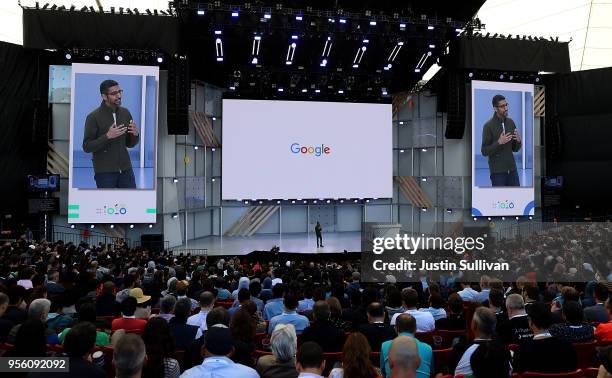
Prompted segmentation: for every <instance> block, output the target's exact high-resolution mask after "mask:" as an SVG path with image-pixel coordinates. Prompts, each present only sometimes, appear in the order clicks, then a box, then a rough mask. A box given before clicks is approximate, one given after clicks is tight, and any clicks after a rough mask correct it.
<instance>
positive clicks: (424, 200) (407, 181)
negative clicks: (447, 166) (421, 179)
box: [395, 176, 433, 208]
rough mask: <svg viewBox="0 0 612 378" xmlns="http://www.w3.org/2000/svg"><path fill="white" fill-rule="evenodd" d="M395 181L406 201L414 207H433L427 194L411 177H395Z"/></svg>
mask: <svg viewBox="0 0 612 378" xmlns="http://www.w3.org/2000/svg"><path fill="white" fill-rule="evenodd" d="M395 181H396V182H397V183H398V185H399V189H400V191H401V192H402V194H403V195H404V197H406V199H407V200H408V201H409V202H410V203H411V204H412V205H413V206H415V207H427V208H430V207H433V205H432V202H431V200H430V199H429V197H427V194H425V192H424V191H423V190H422V189H421V187H420V186H419V184H418V182H417V181H416V179H415V178H414V177H412V176H395Z"/></svg>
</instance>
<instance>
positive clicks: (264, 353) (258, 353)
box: [253, 349, 272, 359]
mask: <svg viewBox="0 0 612 378" xmlns="http://www.w3.org/2000/svg"><path fill="white" fill-rule="evenodd" d="M271 355H272V352H268V351H267V350H259V349H255V351H254V352H253V357H255V359H257V358H259V357H261V356H271Z"/></svg>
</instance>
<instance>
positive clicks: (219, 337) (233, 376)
mask: <svg viewBox="0 0 612 378" xmlns="http://www.w3.org/2000/svg"><path fill="white" fill-rule="evenodd" d="M179 302H180V301H179ZM177 305H178V303H177ZM234 344H235V340H234V338H233V337H232V334H231V332H230V330H229V329H227V328H222V327H209V328H208V330H207V331H206V335H204V346H203V347H202V354H203V355H204V361H203V362H202V364H200V365H198V366H194V367H192V368H191V369H189V370H186V371H185V372H184V373H183V374H182V375H181V378H191V377H193V378H212V377H215V378H238V377H240V378H259V375H258V374H257V372H256V371H255V370H254V369H252V368H250V367H248V366H244V365H242V364H239V363H235V362H234V361H232V360H231V357H232V355H233V354H234Z"/></svg>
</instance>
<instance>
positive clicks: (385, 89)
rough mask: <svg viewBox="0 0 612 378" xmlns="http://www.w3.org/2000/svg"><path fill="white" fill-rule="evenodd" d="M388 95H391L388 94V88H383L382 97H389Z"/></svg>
mask: <svg viewBox="0 0 612 378" xmlns="http://www.w3.org/2000/svg"><path fill="white" fill-rule="evenodd" d="M388 94H389V93H388V92H387V88H383V89H382V95H383V96H386V95H388Z"/></svg>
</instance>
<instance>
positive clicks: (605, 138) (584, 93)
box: [545, 68, 612, 215]
mask: <svg viewBox="0 0 612 378" xmlns="http://www.w3.org/2000/svg"><path fill="white" fill-rule="evenodd" d="M545 85H546V125H545V143H546V160H547V162H546V164H547V171H546V174H547V176H564V183H563V185H564V188H563V190H562V203H563V204H564V206H567V207H574V208H575V205H580V206H581V208H582V209H585V208H586V209H585V210H586V211H585V212H587V215H588V213H589V212H590V213H592V214H593V215H597V214H606V212H610V211H612V201H610V193H612V189H611V188H612V96H611V95H610V88H612V68H602V69H596V70H588V71H580V72H572V73H569V74H562V75H554V76H552V77H550V78H547V79H546V81H545Z"/></svg>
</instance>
